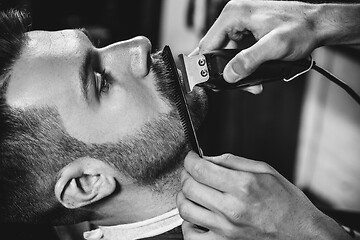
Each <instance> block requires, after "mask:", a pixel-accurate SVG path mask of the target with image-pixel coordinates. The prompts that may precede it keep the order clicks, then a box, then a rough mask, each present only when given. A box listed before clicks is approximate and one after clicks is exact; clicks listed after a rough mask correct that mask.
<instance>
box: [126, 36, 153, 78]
mask: <svg viewBox="0 0 360 240" xmlns="http://www.w3.org/2000/svg"><path fill="white" fill-rule="evenodd" d="M129 42H130V47H129V56H130V68H131V72H132V74H133V75H134V77H139V78H141V77H145V76H146V75H148V73H149V71H150V67H149V66H150V64H149V60H150V52H151V42H150V40H149V39H148V38H146V37H143V36H139V37H135V38H132V39H130V40H129Z"/></svg>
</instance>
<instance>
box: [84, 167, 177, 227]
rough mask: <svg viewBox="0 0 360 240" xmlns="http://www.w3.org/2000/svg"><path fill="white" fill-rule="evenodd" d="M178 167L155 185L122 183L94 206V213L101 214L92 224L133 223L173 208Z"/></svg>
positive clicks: (174, 205) (174, 206)
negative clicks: (104, 200) (103, 200)
mask: <svg viewBox="0 0 360 240" xmlns="http://www.w3.org/2000/svg"><path fill="white" fill-rule="evenodd" d="M181 170H182V169H177V170H176V171H175V172H174V173H172V174H170V175H169V176H167V177H166V179H165V180H162V181H161V184H156V186H155V184H154V185H151V186H139V185H137V184H136V183H129V184H124V185H121V190H120V191H119V192H118V193H116V194H115V195H114V196H113V197H112V198H111V199H109V200H107V201H106V202H104V203H102V204H101V206H99V207H97V209H96V212H97V215H98V216H101V217H100V218H97V219H96V220H94V221H92V222H91V223H92V224H94V225H98V226H99V225H100V226H109V225H119V224H126V223H134V222H139V221H143V220H146V219H149V218H153V217H156V216H159V215H161V214H164V213H166V212H168V211H170V210H172V209H174V208H176V195H177V193H178V192H179V191H180V189H181V183H180V173H181ZM154 189H156V190H154Z"/></svg>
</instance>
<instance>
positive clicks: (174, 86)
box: [162, 45, 203, 157]
mask: <svg viewBox="0 0 360 240" xmlns="http://www.w3.org/2000/svg"><path fill="white" fill-rule="evenodd" d="M162 57H163V60H164V61H165V63H166V64H167V65H168V67H169V70H170V74H171V76H170V78H171V83H170V84H169V87H170V89H169V91H172V92H173V93H174V94H172V95H173V96H174V102H175V105H176V109H177V111H178V113H179V115H180V120H181V125H182V127H183V129H184V133H185V137H186V139H187V140H188V142H189V143H190V145H191V148H192V150H193V151H195V152H196V153H197V154H198V155H199V156H200V157H203V155H202V151H201V149H200V146H199V142H198V139H197V136H196V132H195V128H194V124H193V121H192V119H191V115H190V111H189V107H188V104H187V100H186V98H185V92H184V90H183V88H182V87H181V85H182V84H181V79H180V76H179V73H178V70H177V67H176V64H175V61H174V58H173V55H172V52H171V50H170V47H169V46H167V45H166V46H165V47H164V49H163V51H162Z"/></svg>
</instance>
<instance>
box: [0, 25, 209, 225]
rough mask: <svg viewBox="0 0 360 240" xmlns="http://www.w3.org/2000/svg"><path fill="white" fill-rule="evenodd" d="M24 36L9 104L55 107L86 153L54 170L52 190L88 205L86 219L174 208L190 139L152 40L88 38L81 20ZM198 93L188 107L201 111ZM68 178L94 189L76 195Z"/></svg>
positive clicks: (111, 220) (143, 215)
mask: <svg viewBox="0 0 360 240" xmlns="http://www.w3.org/2000/svg"><path fill="white" fill-rule="evenodd" d="M27 36H28V38H29V40H28V43H27V45H26V46H25V47H24V49H23V51H22V53H21V55H20V57H19V59H18V60H17V61H16V62H15V63H14V65H13V68H12V72H11V80H10V82H9V85H8V90H7V93H6V99H7V104H8V105H9V106H11V107H13V108H17V109H22V110H29V109H42V108H51V109H56V111H57V113H58V115H59V119H60V120H61V126H62V127H63V128H64V131H65V132H66V133H67V134H68V135H69V136H70V137H71V138H74V139H76V140H77V141H79V142H81V143H83V144H86V145H88V146H89V149H90V150H89V151H88V152H90V153H91V154H92V155H91V156H83V157H84V158H79V159H76V160H75V161H74V163H73V164H69V165H67V166H66V167H64V168H63V169H62V170H61V171H60V172H59V176H58V178H59V179H60V180H59V181H58V183H57V184H56V187H55V193H56V195H57V198H58V200H59V201H60V202H61V204H63V206H65V207H67V208H78V207H81V208H83V209H85V210H87V211H93V212H95V214H94V218H93V219H90V220H92V222H93V223H95V224H99V225H111V224H120V223H130V222H135V221H139V220H144V219H147V218H150V217H154V216H157V215H159V214H162V213H164V212H166V211H169V210H171V209H173V208H175V195H176V193H177V192H178V191H179V189H180V183H179V173H180V171H181V169H180V165H181V161H182V159H183V158H184V156H185V154H186V152H187V151H188V148H187V147H186V141H185V137H184V134H183V131H182V127H181V123H180V120H179V116H178V114H177V112H176V109H174V104H173V103H172V102H171V99H168V96H167V94H166V92H165V91H166V89H164V86H163V83H162V81H166V74H165V75H164V76H162V72H161V71H162V70H161V67H159V66H157V65H161V64H162V63H157V61H155V60H156V59H157V58H158V55H156V54H154V55H152V56H151V55H150V51H151V44H150V41H149V40H148V39H146V38H144V37H137V38H133V39H130V40H128V41H123V42H117V43H114V44H112V45H109V46H107V47H104V48H96V47H95V46H94V45H93V44H92V43H91V41H90V39H88V37H87V36H86V35H85V34H84V33H83V32H82V31H79V30H64V31H56V32H45V31H33V32H29V33H27ZM159 69H160V70H159ZM162 78H163V79H162ZM200 95H201V94H200V93H199V92H197V93H196V94H195V95H194V97H193V98H192V99H194V101H193V105H194V106H196V110H194V109H195V108H194V106H193V107H192V109H193V110H194V111H192V112H193V113H194V112H198V114H197V115H199V114H200V116H201V115H203V113H204V106H205V105H204V104H203V103H204V102H205V100H203V99H201V98H199V97H198V96H200ZM49 161H51V159H49ZM75 179H79V180H78V182H77V184H79V185H81V187H82V189H81V190H84V189H86V190H87V191H88V192H89V194H88V195H89V196H90V195H91V196H92V195H94V196H95V197H93V198H89V199H90V200H86V201H84V200H83V199H86V198H88V195H86V194H84V193H83V192H81V191H79V190H78V189H77V188H76V185H77V184H75V183H76V181H75ZM55 181H56V179H55ZM74 181H75V182H74ZM72 182H74V184H72ZM93 186H95V187H93ZM98 186H101V187H98ZM58 188H59V189H60V190H59V191H60V192H58V190H57V189H58ZM65 188H67V189H65ZM64 189H65V190H64ZM85 193H86V191H85ZM59 196H60V197H59ZM61 197H64V199H61ZM94 199H95V200H96V201H94ZM98 200H99V202H97V201H98ZM100 200H101V201H100ZM93 203H96V204H93Z"/></svg>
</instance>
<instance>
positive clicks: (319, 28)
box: [314, 4, 360, 47]
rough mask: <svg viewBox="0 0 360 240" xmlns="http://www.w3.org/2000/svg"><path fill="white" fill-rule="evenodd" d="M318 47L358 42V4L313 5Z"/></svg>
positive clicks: (359, 7)
mask: <svg viewBox="0 0 360 240" xmlns="http://www.w3.org/2000/svg"><path fill="white" fill-rule="evenodd" d="M315 9H316V11H315V12H316V14H315V15H314V16H315V21H314V27H315V31H314V32H315V33H316V39H317V43H318V47H320V46H326V45H343V44H356V43H359V41H360V4H315Z"/></svg>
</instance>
